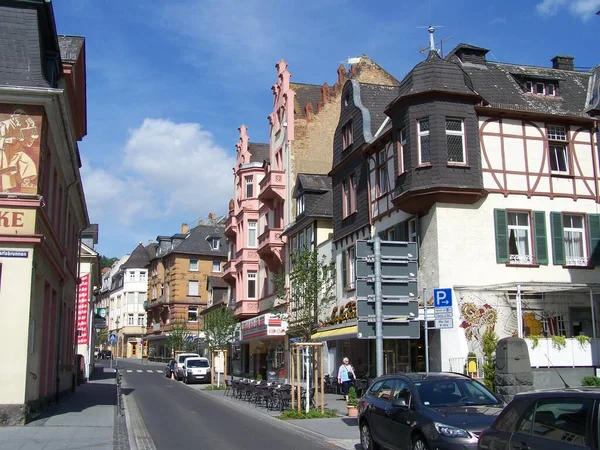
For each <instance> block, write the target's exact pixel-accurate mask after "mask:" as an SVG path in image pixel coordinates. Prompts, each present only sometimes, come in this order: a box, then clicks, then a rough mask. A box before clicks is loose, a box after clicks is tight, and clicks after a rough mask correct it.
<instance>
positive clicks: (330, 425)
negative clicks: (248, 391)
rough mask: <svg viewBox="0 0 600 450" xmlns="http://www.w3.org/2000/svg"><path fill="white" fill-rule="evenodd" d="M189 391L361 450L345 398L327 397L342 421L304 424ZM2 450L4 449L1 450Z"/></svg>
mask: <svg viewBox="0 0 600 450" xmlns="http://www.w3.org/2000/svg"><path fill="white" fill-rule="evenodd" d="M188 387H190V388H192V389H195V390H198V391H202V395H207V396H209V397H211V398H213V399H214V400H216V401H221V402H223V403H225V404H228V405H229V406H231V407H233V408H235V409H237V410H238V411H239V410H243V411H245V412H246V413H248V414H261V415H263V416H269V417H271V418H272V419H273V420H278V421H279V422H283V423H286V424H289V425H290V426H293V427H296V428H300V429H302V430H303V431H304V432H309V433H311V434H313V435H315V437H320V438H322V439H324V440H325V441H327V442H329V443H331V444H333V445H335V446H336V447H339V448H342V449H345V450H356V449H360V448H361V447H360V437H359V431H358V419H356V418H351V417H347V416H346V404H345V402H344V401H343V397H342V396H341V395H334V394H325V408H326V409H335V410H337V412H338V414H340V417H338V418H331V419H301V420H280V419H277V416H279V414H281V412H280V411H269V410H267V409H266V408H265V407H261V406H254V405H253V404H250V403H248V402H246V401H243V400H238V399H235V398H231V397H229V396H225V395H224V394H223V393H224V391H206V390H204V388H205V387H206V385H203V384H191V385H188ZM0 448H1V447H0Z"/></svg>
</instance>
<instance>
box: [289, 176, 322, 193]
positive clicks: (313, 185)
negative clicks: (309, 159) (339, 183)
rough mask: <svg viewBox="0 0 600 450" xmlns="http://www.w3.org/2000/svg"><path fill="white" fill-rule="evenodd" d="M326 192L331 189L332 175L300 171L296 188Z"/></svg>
mask: <svg viewBox="0 0 600 450" xmlns="http://www.w3.org/2000/svg"><path fill="white" fill-rule="evenodd" d="M299 189H302V190H303V191H313V192H314V191H316V192H326V191H329V190H331V177H329V176H328V175H319V174H314V173H299V174H298V180H297V183H296V190H299Z"/></svg>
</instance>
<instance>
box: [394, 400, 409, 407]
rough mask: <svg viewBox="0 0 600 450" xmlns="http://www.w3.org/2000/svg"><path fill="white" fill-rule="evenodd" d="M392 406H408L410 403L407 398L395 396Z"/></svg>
mask: <svg viewBox="0 0 600 450" xmlns="http://www.w3.org/2000/svg"><path fill="white" fill-rule="evenodd" d="M392 406H399V407H403V408H408V403H406V400H405V399H403V398H395V399H394V400H393V401H392Z"/></svg>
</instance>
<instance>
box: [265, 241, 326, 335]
mask: <svg viewBox="0 0 600 450" xmlns="http://www.w3.org/2000/svg"><path fill="white" fill-rule="evenodd" d="M275 286H276V288H277V296H278V297H279V298H280V299H286V298H287V299H288V301H289V303H290V308H289V311H290V314H289V317H288V324H289V332H290V334H291V335H293V336H296V337H299V338H300V339H302V340H303V341H304V342H310V341H311V336H312V335H313V332H314V331H315V329H316V328H317V326H318V323H319V318H321V317H323V316H324V315H325V313H327V312H328V311H329V307H330V305H331V304H332V303H333V302H334V301H335V266H334V265H333V264H331V263H330V262H328V261H327V258H326V257H325V256H324V255H323V256H321V257H319V253H318V251H317V250H313V251H311V250H307V249H304V250H300V251H298V252H296V253H293V254H292V256H291V270H290V272H289V287H288V286H287V285H286V277H285V274H284V273H282V272H280V273H278V274H277V275H276V276H275Z"/></svg>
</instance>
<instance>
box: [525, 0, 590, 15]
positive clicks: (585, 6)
mask: <svg viewBox="0 0 600 450" xmlns="http://www.w3.org/2000/svg"><path fill="white" fill-rule="evenodd" d="M565 7H567V8H568V9H569V12H570V13H571V14H572V15H574V16H576V17H579V18H581V19H582V20H588V19H590V18H591V17H592V16H593V15H594V14H595V13H596V12H598V10H599V9H600V0H542V1H541V2H540V3H538V4H537V5H536V9H537V12H538V13H539V14H541V15H542V16H554V15H555V14H557V13H558V12H559V11H560V10H561V9H563V8H565Z"/></svg>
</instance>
